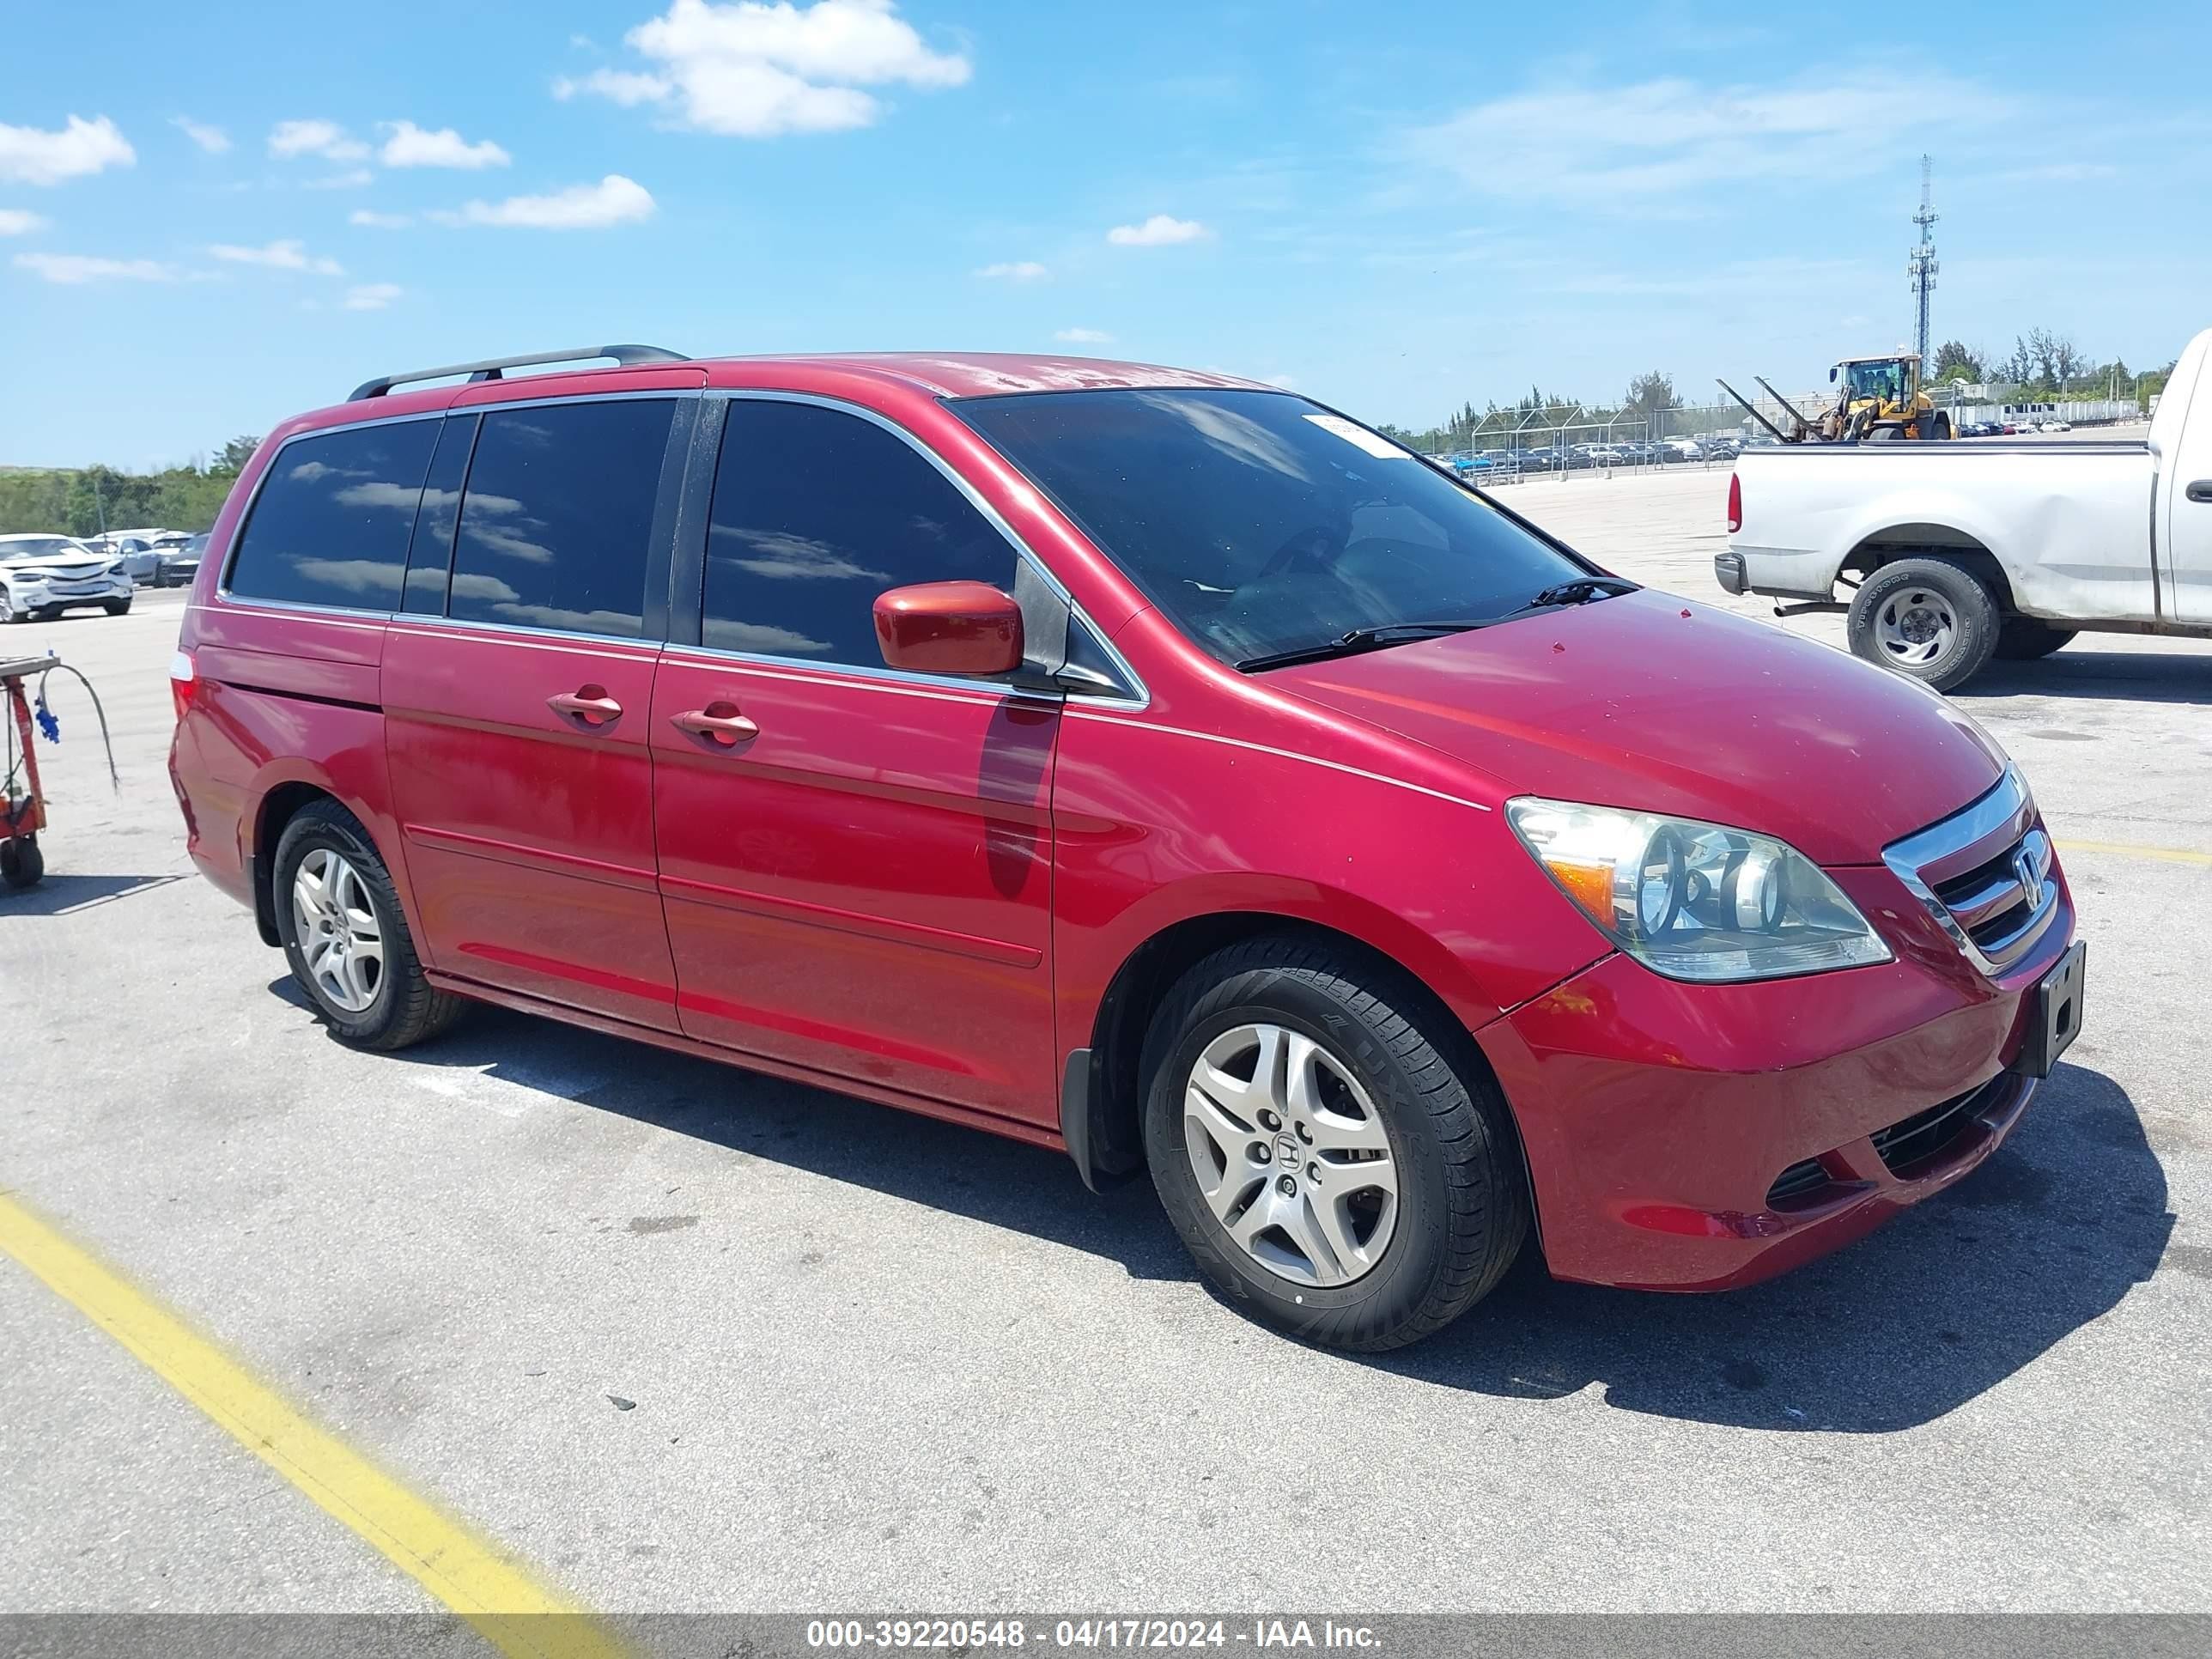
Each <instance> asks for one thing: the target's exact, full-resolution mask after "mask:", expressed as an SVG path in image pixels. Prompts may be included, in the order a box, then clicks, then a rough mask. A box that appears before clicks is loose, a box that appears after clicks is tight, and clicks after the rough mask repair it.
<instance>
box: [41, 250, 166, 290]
mask: <svg viewBox="0 0 2212 1659" xmlns="http://www.w3.org/2000/svg"><path fill="white" fill-rule="evenodd" d="M15 263H16V264H17V265H19V266H20V267H21V268H22V269H23V270H28V271H34V272H36V273H37V274H38V275H39V276H43V277H45V278H46V280H47V281H48V282H50V283H71V284H75V283H100V282H108V281H117V282H131V283H173V282H175V281H176V280H177V268H176V267H175V266H174V265H165V264H161V263H160V262H159V261H158V260H154V259H103V258H99V257H97V256H96V255H94V254H89V253H19V254H17V255H16V256H15Z"/></svg>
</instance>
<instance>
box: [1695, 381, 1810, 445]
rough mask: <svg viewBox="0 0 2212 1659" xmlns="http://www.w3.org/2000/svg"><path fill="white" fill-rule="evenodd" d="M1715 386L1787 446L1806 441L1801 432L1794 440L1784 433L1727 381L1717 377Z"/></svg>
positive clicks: (1793, 411) (1794, 411)
mask: <svg viewBox="0 0 2212 1659" xmlns="http://www.w3.org/2000/svg"><path fill="white" fill-rule="evenodd" d="M1714 384H1715V385H1717V386H1719V387H1720V389H1721V390H1722V391H1723V392H1727V393H1728V395H1729V397H1731V398H1735V400H1736V402H1738V403H1739V404H1742V405H1743V412H1744V413H1745V414H1747V415H1748V416H1751V418H1752V419H1753V420H1754V421H1757V422H1759V425H1761V426H1763V427H1765V428H1766V429H1767V430H1768V431H1769V432H1771V433H1772V434H1773V435H1775V437H1776V438H1777V439H1778V440H1780V441H1782V442H1784V443H1785V444H1795V443H1802V442H1803V441H1805V435H1804V434H1803V433H1802V432H1800V433H1799V434H1798V435H1797V436H1796V437H1794V438H1793V437H1791V436H1790V435H1789V434H1788V433H1786V432H1784V430H1783V429H1782V428H1780V427H1778V426H1777V425H1775V424H1774V422H1771V421H1770V420H1768V419H1767V418H1766V416H1764V415H1762V414H1760V413H1759V410H1758V407H1757V405H1755V404H1753V402H1752V401H1751V399H1750V398H1747V397H1745V396H1744V395H1743V393H1741V392H1738V391H1737V390H1736V389H1735V387H1734V386H1730V385H1729V383H1728V382H1727V381H1726V380H1720V379H1718V378H1717V377H1716V379H1715V381H1714ZM1790 412H1791V413H1793V414H1795V413H1796V410H1791V411H1790Z"/></svg>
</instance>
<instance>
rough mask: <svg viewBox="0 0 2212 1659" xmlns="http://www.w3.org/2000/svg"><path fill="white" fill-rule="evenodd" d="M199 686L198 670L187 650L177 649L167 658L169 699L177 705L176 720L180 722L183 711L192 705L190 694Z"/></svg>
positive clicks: (183, 714) (183, 715)
mask: <svg viewBox="0 0 2212 1659" xmlns="http://www.w3.org/2000/svg"><path fill="white" fill-rule="evenodd" d="M199 686H200V671H199V669H198V667H197V665H195V664H194V663H193V661H192V653H191V652H189V651H182V650H180V651H178V652H176V653H173V655H171V657H170V658H169V701H170V702H173V703H175V704H176V705H177V720H178V721H179V723H180V724H181V723H182V721H183V720H184V718H185V711H186V710H188V709H189V708H191V706H192V696H193V695H194V693H196V692H197V691H198V690H199Z"/></svg>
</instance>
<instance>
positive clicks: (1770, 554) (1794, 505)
mask: <svg viewBox="0 0 2212 1659" xmlns="http://www.w3.org/2000/svg"><path fill="white" fill-rule="evenodd" d="M2208 357H2212V330H2207V331H2205V332H2203V333H2202V334H2199V335H2198V336H2197V337H2196V338H2195V339H2194V340H2191V342H2190V343H2189V344H2188V345H2187V346H2186V347H2185V348H2184V349H2183V351H2182V353H2181V356H2180V358H2179V361H2178V362H2176V364H2175V366H2174V370H2173V374H2172V378H2171V379H2170V380H2168V381H2167V382H2166V394H2165V397H2164V398H2163V399H2162V400H2161V401H2160V405H2159V410H2158V413H2157V414H2156V415H2155V416H2153V417H2152V420H2151V426H2150V433H2149V437H2148V441H2136V442H2132V443H2129V442H2118V441H2097V440H2093V439H2082V440H2076V441H2072V442H2069V443H2063V444H2053V443H2042V442H2036V443H2012V444H2006V443H1982V444H1975V445H1972V446H1971V447H1960V446H1959V445H1955V444H1912V443H1887V444H1793V445H1788V446H1785V447H1781V448H1778V449H1776V450H1773V451H1771V452H1762V453H1759V454H1758V455H1756V456H1746V457H1745V458H1744V459H1742V460H1741V461H1740V462H1738V463H1737V465H1736V470H1735V476H1734V477H1732V478H1731V479H1730V480H1729V507H1728V520H1729V526H1728V527H1729V550H1728V551H1727V552H1725V553H1721V554H1718V555H1716V556H1715V560H1714V572H1715V574H1716V576H1717V579H1718V580H1719V581H1720V584H1721V586H1723V587H1724V588H1726V589H1727V590H1728V591H1729V592H1731V593H1745V592H1749V593H1765V594H1770V595H1772V596H1773V597H1774V598H1776V599H1780V600H1784V601H1790V602H1793V603H1794V605H1796V606H1797V607H1799V608H1803V609H1820V610H1830V611H1844V612H1845V613H1846V616H1847V618H1848V622H1847V627H1848V631H1849V635H1850V646H1851V649H1852V650H1853V651H1855V652H1857V653H1858V654H1859V655H1860V656H1862V657H1864V658H1865V659H1867V660H1868V661H1869V662H1874V663H1879V664H1881V665H1883V666H1884V667H1887V668H1893V669H1894V670H1896V671H1898V672H1899V673H1901V674H1908V675H1911V677H1912V678H1915V679H1919V680H1924V681H1926V682H1927V683H1928V684H1930V685H1932V686H1935V687H1936V689H1938V690H1952V689H1954V688H1955V687H1957V686H1960V685H1963V684H1966V682H1967V681H1968V680H1970V679H1972V678H1973V677H1974V675H1976V674H1977V673H1978V672H1980V671H1981V670H1982V669H1983V668H1984V666H1985V665H1987V664H1988V663H1989V661H1990V659H1991V658H1993V657H1994V658H1999V659H2008V660H2014V661H2019V660H2025V659H2033V658H2039V657H2045V656H2048V655H2049V654H2050V653H2052V652H2054V651H2056V650H2057V649H2058V648H2059V647H2062V646H2063V645H2064V644H2066V642H2067V641H2069V640H2071V639H2072V638H2074V636H2075V635H2076V634H2077V633H2081V632H2082V631H2085V630H2093V631H2100V632H2107V633H2120V634H2162V635H2172V636H2174V637H2178V638H2186V639H2212V388H2208V385H2207V382H2208V380H2212V375H2208V373H2207V368H2208ZM1846 580H1849V581H1850V582H1852V583H1853V584H1855V585H1854V586H1853V587H1852V591H1851V593H1850V599H1849V601H1848V604H1846V603H1845V602H1844V601H1843V600H1839V599H1837V598H1836V589H1837V585H1838V583H1839V582H1844V581H1846Z"/></svg>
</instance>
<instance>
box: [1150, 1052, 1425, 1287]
mask: <svg viewBox="0 0 2212 1659" xmlns="http://www.w3.org/2000/svg"><path fill="white" fill-rule="evenodd" d="M1183 1094H1184V1103H1183V1145H1184V1150H1185V1152H1187V1154H1188V1158H1189V1160H1190V1170H1191V1174H1192V1175H1193V1176H1195V1177H1196V1178H1197V1181H1198V1188H1199V1192H1200V1194H1201V1195H1202V1196H1203V1197H1204V1199H1205V1200H1206V1207H1207V1209H1208V1210H1209V1211H1211V1212H1212V1216H1213V1218H1214V1220H1215V1221H1216V1222H1217V1223H1218V1224H1219V1225H1220V1227H1221V1230H1222V1231H1223V1232H1224V1233H1225V1234H1226V1235H1227V1236H1228V1238H1229V1240H1230V1242H1231V1243H1233V1244H1235V1245H1236V1246H1237V1249H1240V1250H1241V1251H1243V1254H1244V1255H1246V1256H1247V1257H1249V1259H1250V1260H1252V1261H1255V1262H1257V1263H1258V1264H1259V1265H1260V1266H1261V1267H1264V1268H1266V1269H1267V1271H1268V1272H1269V1273H1273V1274H1274V1275H1275V1276H1276V1277H1277V1278H1279V1279H1288V1280H1289V1281H1291V1283H1292V1284H1295V1285H1316V1286H1319V1287H1322V1288H1333V1287H1335V1286H1339V1285H1348V1284H1350V1283H1352V1281H1353V1280H1355V1279H1359V1278H1361V1277H1362V1276H1364V1274H1366V1273H1369V1272H1370V1271H1372V1270H1373V1268H1374V1267H1376V1264H1377V1263H1379V1262H1380V1261H1382V1259H1383V1252H1384V1251H1385V1250H1387V1249H1389V1245H1390V1239H1391V1236H1392V1234H1393V1233H1394V1232H1395V1231H1396V1228H1397V1221H1398V1168H1397V1164H1396V1163H1395V1160H1394V1159H1393V1158H1392V1156H1391V1152H1390V1140H1389V1134H1388V1133H1386V1132H1385V1131H1384V1128H1383V1119H1382V1115H1381V1114H1380V1113H1378V1112H1377V1111H1376V1109H1375V1103H1374V1102H1373V1101H1372V1100H1371V1099H1370V1098H1369V1097H1368V1094H1367V1091H1365V1090H1364V1088H1362V1087H1361V1086H1360V1085H1359V1083H1358V1079H1355V1078H1354V1077H1353V1076H1352V1073H1351V1071H1350V1070H1349V1069H1348V1068H1347V1067H1346V1066H1345V1064H1344V1063H1343V1062H1342V1061H1341V1060H1339V1059H1338V1058H1337V1057H1336V1056H1335V1055H1334V1054H1331V1053H1330V1052H1329V1051H1328V1048H1326V1047H1324V1046H1323V1045H1322V1044H1321V1043H1319V1042H1315V1041H1314V1040H1313V1039H1312V1038H1311V1037H1310V1036H1306V1035H1304V1033H1303V1032H1300V1031H1294V1030H1290V1029H1289V1028H1288V1027H1286V1026H1282V1025H1273V1024H1251V1025H1239V1026H1237V1027H1235V1028H1233V1029H1231V1030H1227V1031H1224V1032H1223V1033H1222V1034H1221V1035H1220V1036H1217V1037H1215V1038H1214V1039H1213V1041H1212V1042H1209V1043H1208V1044H1206V1048H1205V1051H1204V1052H1203V1053H1202V1054H1200V1055H1199V1057H1198V1060H1197V1063H1196V1064H1194V1066H1192V1067H1191V1071H1190V1077H1189V1079H1188V1084H1187V1085H1186V1086H1185V1089H1184V1091H1183Z"/></svg>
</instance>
